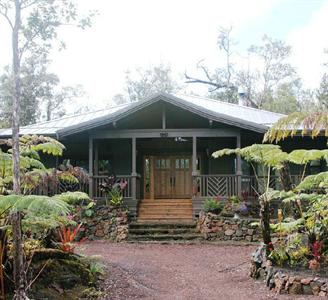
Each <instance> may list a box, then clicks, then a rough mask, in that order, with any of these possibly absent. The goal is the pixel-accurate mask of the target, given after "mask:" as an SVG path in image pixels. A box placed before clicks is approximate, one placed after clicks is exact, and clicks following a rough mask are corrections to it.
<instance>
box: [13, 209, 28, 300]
mask: <svg viewBox="0 0 328 300" xmlns="http://www.w3.org/2000/svg"><path fill="white" fill-rule="evenodd" d="M10 221H11V224H12V230H13V247H14V249H13V254H14V255H13V261H14V283H15V295H14V299H19V300H24V299H28V298H27V296H26V272H25V263H24V252H23V239H22V224H21V213H20V212H19V211H16V212H13V213H11V215H10Z"/></svg>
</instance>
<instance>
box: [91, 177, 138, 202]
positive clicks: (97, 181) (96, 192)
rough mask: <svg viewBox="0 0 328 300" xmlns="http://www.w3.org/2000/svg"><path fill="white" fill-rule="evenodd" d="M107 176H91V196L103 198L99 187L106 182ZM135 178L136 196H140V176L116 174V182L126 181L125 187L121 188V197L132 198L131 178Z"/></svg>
mask: <svg viewBox="0 0 328 300" xmlns="http://www.w3.org/2000/svg"><path fill="white" fill-rule="evenodd" d="M107 178H108V176H100V175H99V176H92V185H93V197H94V198H96V199H101V198H105V194H104V192H103V191H102V189H101V185H102V184H104V183H105V182H106V179H107ZM133 178H136V197H137V199H139V198H140V176H132V175H117V176H116V182H117V183H119V182H126V188H125V189H124V190H123V198H125V199H129V198H132V195H133V193H132V180H133Z"/></svg>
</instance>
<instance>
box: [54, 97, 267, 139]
mask: <svg viewBox="0 0 328 300" xmlns="http://www.w3.org/2000/svg"><path fill="white" fill-rule="evenodd" d="M161 100H162V101H165V102H168V103H171V104H173V105H176V106H179V107H181V108H183V109H185V110H188V111H190V112H192V113H195V114H198V115H201V116H203V117H205V118H208V119H211V120H213V121H216V122H222V123H225V124H227V125H232V126H236V127H240V128H242V129H248V130H251V131H255V132H259V133H265V132H266V131H267V130H268V126H265V125H261V124H257V123H253V122H249V121H245V120H241V119H238V118H234V117H227V116H226V115H223V114H219V113H216V114H214V113H213V112H211V111H210V110H207V109H205V108H200V107H199V106H197V105H194V104H191V103H190V102H187V101H185V100H183V99H181V98H178V97H175V96H172V95H170V94H165V93H160V94H157V95H155V96H153V97H151V98H149V99H147V100H144V101H142V102H136V103H135V104H134V105H133V106H132V107H129V108H128V109H127V110H125V111H123V112H122V110H119V111H117V112H116V113H114V114H113V115H112V116H110V117H108V116H104V117H101V118H99V119H97V120H95V121H86V122H84V123H81V124H77V125H73V126H70V127H67V128H63V129H60V130H58V131H57V134H58V136H59V137H65V136H68V135H72V134H76V133H80V132H82V131H87V130H91V129H93V128H96V127H99V126H103V125H107V124H110V123H112V122H115V121H119V120H120V119H122V118H124V117H126V116H129V115H130V114H133V113H134V112H137V111H139V110H141V109H143V108H145V107H147V106H149V105H151V104H153V103H155V102H157V101H161ZM123 110H124V109H123Z"/></svg>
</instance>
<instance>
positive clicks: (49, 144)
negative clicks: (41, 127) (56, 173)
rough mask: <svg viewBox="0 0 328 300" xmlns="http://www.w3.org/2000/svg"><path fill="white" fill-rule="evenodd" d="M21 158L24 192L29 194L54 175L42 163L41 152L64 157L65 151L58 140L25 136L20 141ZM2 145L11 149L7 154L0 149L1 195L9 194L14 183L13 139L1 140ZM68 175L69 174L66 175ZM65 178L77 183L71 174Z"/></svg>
mask: <svg viewBox="0 0 328 300" xmlns="http://www.w3.org/2000/svg"><path fill="white" fill-rule="evenodd" d="M19 143H20V149H21V156H20V171H21V183H22V185H21V186H22V192H23V193H29V192H30V191H31V190H33V189H34V188H35V187H37V186H38V184H40V183H41V182H42V181H43V180H44V179H45V178H50V177H51V176H52V175H53V174H52V171H51V170H47V169H46V167H45V166H44V165H43V163H42V162H41V161H40V155H39V152H43V153H46V154H50V155H55V156H59V155H62V153H63V150H64V149H65V147H64V145H62V144H61V143H60V142H58V141H57V140H55V139H53V138H50V137H44V136H36V135H23V136H21V137H20V139H19ZM0 145H5V146H6V147H9V149H8V151H7V152H3V151H2V150H1V149H0V194H5V193H9V192H10V191H9V188H10V185H11V183H12V175H13V173H12V170H13V165H12V161H13V160H12V148H11V147H12V139H7V140H0ZM64 175H67V174H64ZM64 175H63V178H64V179H65V180H70V182H74V183H77V182H78V181H77V179H76V178H75V177H74V176H69V174H68V175H67V176H66V177H65V176H64Z"/></svg>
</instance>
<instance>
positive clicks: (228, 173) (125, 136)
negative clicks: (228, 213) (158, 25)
mask: <svg viewBox="0 0 328 300" xmlns="http://www.w3.org/2000/svg"><path fill="white" fill-rule="evenodd" d="M282 116H283V115H281V114H277V113H273V112H269V111H264V110H259V109H254V108H250V107H246V106H242V105H237V104H231V103H227V102H222V101H215V100H211V99H207V98H201V97H196V96H186V95H171V94H157V95H155V96H153V97H151V98H149V99H146V100H143V101H139V102H134V103H128V104H124V105H120V106H116V107H111V108H107V109H103V110H99V111H95V112H88V113H84V114H80V115H75V116H65V117H63V118H61V119H57V120H52V121H48V122H43V123H38V124H33V125H29V126H25V127H22V128H21V134H38V135H46V136H52V137H55V138H56V139H58V140H60V141H61V142H62V143H63V144H64V145H65V146H66V151H65V153H64V156H63V158H62V159H66V160H68V159H69V161H70V163H71V164H72V165H74V166H75V165H76V166H81V167H84V168H85V169H86V170H88V173H89V176H90V179H89V186H88V192H89V194H90V196H91V197H93V198H95V199H102V198H104V195H103V193H102V191H101V190H100V189H99V185H100V184H101V183H102V182H103V181H104V179H105V178H106V177H108V176H109V175H112V174H115V175H116V176H117V178H118V180H124V181H127V188H126V189H125V190H124V201H125V204H126V205H127V206H128V207H129V208H130V212H131V214H132V215H133V216H135V217H138V219H139V220H140V221H143V220H144V221H149V220H172V221H176V220H190V219H191V218H192V217H195V216H197V215H198V213H199V211H200V209H201V206H202V202H203V201H204V199H206V198H211V197H220V198H222V199H225V198H228V197H231V196H240V197H244V198H249V199H251V198H252V197H253V196H254V192H253V190H252V186H254V184H255V178H254V177H253V176H252V172H251V169H250V168H249V166H248V165H247V164H246V163H245V162H243V161H242V160H241V159H240V158H239V157H232V156H231V157H225V158H221V159H213V158H212V156H211V154H212V153H213V152H214V151H216V150H218V149H222V148H236V147H245V146H248V145H252V144H254V143H261V142H262V139H263V134H264V133H265V132H266V130H267V129H268V128H269V127H270V126H271V125H272V124H273V123H275V122H276V121H277V120H279V119H280V118H281V117H282ZM10 135H11V130H10V129H3V130H0V137H2V138H4V137H8V136H10ZM284 147H285V148H286V149H285V150H293V149H295V148H301V147H302V148H308V149H311V148H325V147H326V141H325V140H324V139H323V138H322V139H320V138H319V139H317V140H316V141H313V140H311V139H309V138H308V139H307V138H303V139H301V138H295V139H293V140H289V141H286V142H284ZM58 163H59V162H58V161H57V162H53V165H55V164H58ZM311 168H312V169H311ZM311 168H310V170H309V172H318V171H320V170H321V169H322V168H324V166H321V164H320V163H318V164H314V165H312V166H311ZM296 171H297V170H296V169H295V173H294V175H295V176H293V180H295V182H296V181H297V177H298V172H296ZM272 180H273V181H272V185H275V184H278V183H277V180H276V181H275V177H274V176H273V177H272Z"/></svg>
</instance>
